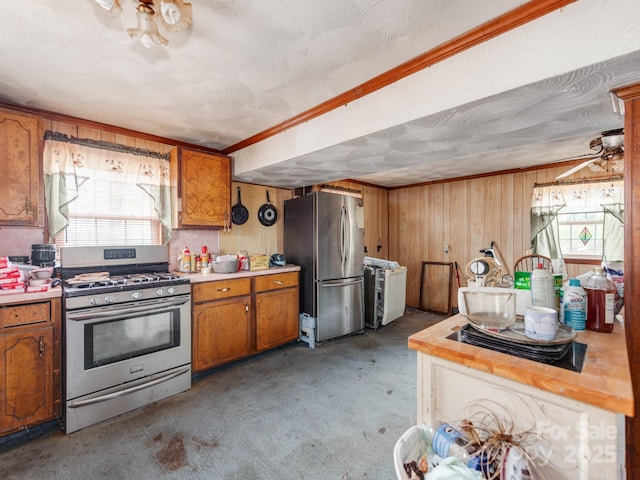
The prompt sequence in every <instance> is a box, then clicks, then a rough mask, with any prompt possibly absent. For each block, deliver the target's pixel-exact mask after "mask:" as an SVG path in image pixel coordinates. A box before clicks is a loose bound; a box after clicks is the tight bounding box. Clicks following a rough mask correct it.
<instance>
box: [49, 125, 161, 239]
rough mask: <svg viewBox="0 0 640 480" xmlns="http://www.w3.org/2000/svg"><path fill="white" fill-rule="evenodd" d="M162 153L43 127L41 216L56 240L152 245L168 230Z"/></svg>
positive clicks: (51, 235)
mask: <svg viewBox="0 0 640 480" xmlns="http://www.w3.org/2000/svg"><path fill="white" fill-rule="evenodd" d="M169 170H170V169H169V161H168V156H167V155H163V154H159V153H155V152H150V151H148V150H141V149H136V148H131V147H126V146H122V145H116V144H112V143H108V142H97V141H93V140H86V139H76V138H69V137H67V136H65V135H60V134H56V133H53V132H47V134H46V136H45V149H44V173H45V175H44V179H45V197H46V209H47V219H48V224H49V233H50V237H51V238H52V241H54V242H55V243H56V244H57V245H59V246H62V245H71V246H92V245H145V244H148V245H158V244H162V243H163V242H167V241H168V240H169V238H170V235H171V227H170V219H171V193H170V182H169Z"/></svg>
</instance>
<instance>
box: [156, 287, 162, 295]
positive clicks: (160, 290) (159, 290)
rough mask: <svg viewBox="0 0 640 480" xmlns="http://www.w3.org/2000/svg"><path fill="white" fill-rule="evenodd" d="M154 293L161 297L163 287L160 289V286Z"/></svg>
mask: <svg viewBox="0 0 640 480" xmlns="http://www.w3.org/2000/svg"><path fill="white" fill-rule="evenodd" d="M156 295H157V296H158V297H161V296H162V295H164V290H163V289H161V288H159V289H157V290H156Z"/></svg>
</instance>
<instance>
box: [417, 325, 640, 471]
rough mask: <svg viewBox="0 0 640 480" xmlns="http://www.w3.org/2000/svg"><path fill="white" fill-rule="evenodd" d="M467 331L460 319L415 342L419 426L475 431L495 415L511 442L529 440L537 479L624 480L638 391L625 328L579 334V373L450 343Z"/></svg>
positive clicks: (436, 327)
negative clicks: (582, 349)
mask: <svg viewBox="0 0 640 480" xmlns="http://www.w3.org/2000/svg"><path fill="white" fill-rule="evenodd" d="M466 323H467V319H466V317H464V316H463V315H455V316H453V317H450V318H448V319H446V320H443V321H442V322H440V323H438V324H436V325H434V326H432V327H430V328H427V329H425V330H422V331H420V332H418V333H416V334H414V335H412V336H411V337H409V341H408V345H409V348H411V349H413V350H416V351H417V353H418V355H417V359H418V382H417V383H418V392H417V393H418V396H417V408H418V412H417V420H418V423H419V424H421V423H424V424H427V425H435V424H436V422H438V421H447V422H449V423H452V424H456V423H457V424H459V422H460V421H461V420H462V419H464V418H471V419H473V420H474V424H477V422H476V420H477V419H479V418H480V417H481V416H482V415H483V414H484V413H485V412H487V411H492V412H495V413H496V414H497V415H499V416H500V417H501V418H504V419H506V420H508V421H509V422H511V424H512V426H513V428H512V429H511V432H510V433H512V434H517V433H521V432H527V431H528V432H531V433H530V434H528V435H527V438H528V441H529V442H530V443H531V444H532V445H534V447H533V449H532V451H533V452H534V457H535V458H533V461H532V462H531V463H533V465H534V471H535V472H536V473H537V475H536V478H553V479H585V480H586V479H590V480H591V479H603V480H605V479H606V480H610V479H615V478H626V474H625V472H624V452H625V433H624V416H625V415H626V416H633V414H634V411H633V390H632V386H631V376H630V370H629V362H628V358H627V348H626V341H625V332H624V326H623V324H621V323H620V322H618V321H616V324H615V327H614V330H613V333H610V334H606V333H596V332H589V331H587V332H579V333H578V336H577V338H576V339H575V341H576V342H580V343H584V344H586V345H587V350H586V354H585V359H584V364H583V367H582V371H581V372H580V373H578V372H575V371H571V370H567V369H563V368H560V367H555V366H551V365H547V364H543V363H539V362H535V361H531V360H527V359H524V358H519V357H516V356H513V355H508V354H505V353H500V352H495V351H493V350H489V349H486V348H482V347H477V346H473V345H469V344H466V343H462V342H459V341H456V340H452V339H451V338H447V337H448V336H450V335H451V334H452V333H454V332H456V331H457V330H459V329H460V328H461V327H462V326H463V325H465V324H466Z"/></svg>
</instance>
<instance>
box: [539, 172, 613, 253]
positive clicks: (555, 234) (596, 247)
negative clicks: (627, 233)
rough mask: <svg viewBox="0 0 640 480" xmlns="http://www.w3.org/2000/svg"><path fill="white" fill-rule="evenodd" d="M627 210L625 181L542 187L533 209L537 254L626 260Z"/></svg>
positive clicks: (554, 184) (546, 185)
mask: <svg viewBox="0 0 640 480" xmlns="http://www.w3.org/2000/svg"><path fill="white" fill-rule="evenodd" d="M623 212H624V181H623V179H622V177H613V178H607V179H593V180H584V181H579V182H558V183H553V184H544V185H536V186H535V187H534V191H533V198H532V210H531V225H532V230H531V234H532V246H533V247H534V248H533V250H534V252H535V253H538V254H541V255H547V256H550V257H551V258H563V257H574V258H598V259H604V260H609V261H621V260H622V259H623V255H624V223H623Z"/></svg>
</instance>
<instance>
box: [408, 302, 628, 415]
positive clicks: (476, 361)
mask: <svg viewBox="0 0 640 480" xmlns="http://www.w3.org/2000/svg"><path fill="white" fill-rule="evenodd" d="M467 322H468V320H467V318H466V317H465V316H463V315H455V316H453V317H450V318H447V319H445V320H443V321H441V322H439V323H437V324H436V325H434V326H432V327H429V328H426V329H425V330H422V331H420V332H418V333H415V334H414V335H412V336H410V337H409V341H408V345H409V348H411V349H413V350H416V351H418V352H421V353H424V354H427V355H431V356H434V357H439V358H442V359H445V360H449V361H452V362H456V363H459V364H462V365H465V366H467V367H470V368H474V369H476V370H480V371H483V372H487V373H490V374H493V375H497V376H499V377H503V378H506V379H509V380H513V381H515V382H519V383H523V384H526V385H530V386H532V387H535V388H538V389H540V390H544V391H547V392H551V393H555V394H557V395H561V396H564V397H568V398H572V399H575V400H578V401H581V402H584V403H588V404H591V405H595V406H597V407H600V408H603V409H605V410H610V411H613V412H617V413H622V414H624V415H627V416H633V389H632V385H631V372H630V370H629V360H628V357H627V345H626V339H625V330H624V325H623V324H622V323H620V322H619V321H616V323H615V326H614V329H613V332H612V333H598V332H590V331H586V332H578V335H577V338H576V341H577V342H580V343H585V344H587V351H586V355H585V359H584V365H583V367H582V372H580V373H578V372H573V371H570V370H566V369H563V368H560V367H555V366H552V365H546V364H543V363H539V362H534V361H531V360H527V359H524V358H519V357H515V356H513V355H507V354H505V353H500V352H495V351H493V350H489V349H486V348H482V347H477V346H474V345H469V344H466V343H462V342H457V341H454V340H450V339H447V338H446V337H447V336H448V335H450V334H451V333H452V332H454V331H457V330H458V329H460V327H462V326H463V325H465V324H466V323H467Z"/></svg>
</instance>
